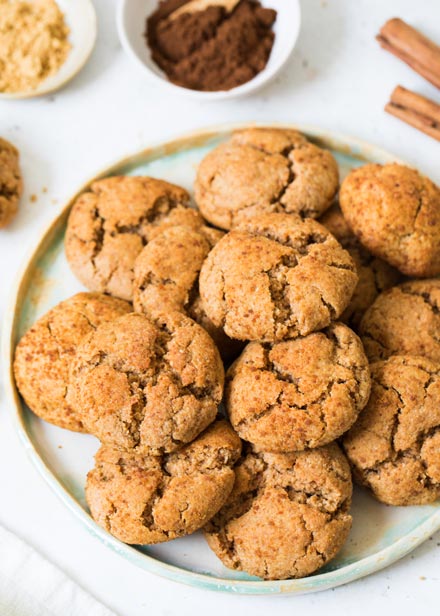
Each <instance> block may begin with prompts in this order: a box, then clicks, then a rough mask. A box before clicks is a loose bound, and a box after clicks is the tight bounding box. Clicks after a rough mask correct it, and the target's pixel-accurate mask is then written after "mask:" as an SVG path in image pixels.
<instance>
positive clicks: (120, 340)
mask: <svg viewBox="0 0 440 616" xmlns="http://www.w3.org/2000/svg"><path fill="white" fill-rule="evenodd" d="M194 188H195V199H196V203H197V207H198V209H192V208H191V207H190V196H189V194H188V193H187V192H186V191H185V190H184V189H183V188H180V187H178V186H175V185H172V184H169V183H167V182H165V181H162V180H156V179H152V178H147V177H130V176H124V177H110V178H106V179H103V180H99V181H97V182H95V183H93V184H92V185H91V187H90V188H89V189H88V190H87V191H86V192H84V193H83V194H82V195H81V196H80V197H79V198H78V199H77V201H76V202H75V204H74V205H73V207H72V210H71V214H70V218H69V222H68V227H67V232H66V239H65V243H66V254H67V258H68V261H69V263H70V265H71V267H72V270H73V271H74V273H75V274H76V276H77V277H78V278H79V280H80V281H81V282H82V283H83V284H84V285H85V286H86V287H87V288H88V289H89V292H88V293H86V292H84V293H79V294H77V295H76V296H74V297H72V298H70V299H67V300H65V301H64V302H61V304H59V305H58V306H56V307H55V308H53V309H52V310H51V311H50V312H49V313H48V314H46V315H45V316H44V317H42V318H41V319H40V320H39V321H38V322H37V323H36V324H35V325H34V326H33V327H32V328H31V329H30V330H29V331H28V332H27V333H26V334H25V335H24V337H23V338H22V340H21V341H20V343H19V344H18V346H17V350H16V357H15V364H14V369H15V375H16V382H17V386H18V388H19V390H20V392H21V394H22V396H23V398H24V400H25V401H26V403H27V404H28V406H29V407H30V408H31V409H32V410H33V411H34V412H35V413H36V414H37V415H39V416H40V417H42V418H43V419H45V420H47V421H50V422H51V423H54V424H56V425H58V426H61V427H64V428H68V429H71V430H76V431H80V432H86V433H90V434H93V435H94V436H96V437H98V438H99V440H100V441H101V448H100V449H99V451H98V453H97V455H96V463H95V468H94V469H93V470H92V471H90V473H89V475H88V478H87V486H86V496H87V501H88V504H89V507H90V511H91V514H92V516H93V518H94V519H95V520H96V521H97V522H98V523H99V524H101V525H102V526H103V527H104V528H106V529H107V530H108V531H109V532H111V533H112V534H113V535H115V536H116V537H118V538H119V539H120V540H122V541H124V542H127V543H132V544H146V543H147V544H148V543H157V542H161V541H169V540H171V539H174V538H176V537H181V536H183V535H187V534H189V533H192V532H194V531H196V530H197V529H200V528H203V529H204V532H205V537H206V539H207V542H208V544H209V546H210V547H211V548H212V549H213V550H214V552H215V553H216V554H217V556H218V557H219V558H220V559H221V560H222V561H223V563H224V564H225V565H226V566H228V567H231V568H233V569H238V570H243V571H246V572H248V573H250V574H251V575H255V576H259V577H261V578H264V579H285V578H291V577H302V576H306V575H309V574H311V573H312V572H314V571H316V570H317V569H319V568H320V567H322V566H323V565H324V564H326V563H327V562H328V561H329V560H330V559H332V558H333V557H334V556H335V555H336V554H337V553H338V551H339V550H340V549H341V547H342V545H343V544H344V542H345V540H346V538H347V536H348V533H349V530H350V527H351V521H352V518H351V514H350V505H351V496H352V471H353V477H354V479H355V480H356V481H358V482H359V483H361V484H363V485H365V486H367V487H368V488H369V489H370V490H371V492H372V493H373V495H374V496H375V497H376V498H377V499H379V500H381V501H383V502H386V503H389V504H396V505H402V504H420V503H426V502H432V501H434V500H435V499H436V498H438V497H439V496H440V363H438V362H440V316H439V314H440V281H437V280H435V279H430V280H426V279H425V278H427V277H433V276H437V275H439V274H440V245H439V239H440V192H439V189H438V188H437V187H436V186H435V185H434V184H432V182H430V181H429V180H428V179H426V178H423V177H422V176H420V175H419V174H418V173H417V172H416V171H414V170H411V169H408V168H406V167H403V166H401V165H386V166H383V167H381V166H380V165H366V166H364V167H362V168H360V169H357V170H355V171H353V172H351V173H350V174H349V176H348V177H347V178H346V179H345V180H344V182H343V183H342V186H341V190H340V194H339V205H338V204H337V203H336V201H335V199H336V197H337V194H338V189H339V177H338V167H337V164H336V161H335V160H334V158H333V156H332V155H331V154H330V152H328V151H327V150H324V149H321V148H320V147H318V146H317V145H315V144H313V143H310V142H309V141H308V140H307V139H306V138H305V137H304V136H303V135H301V134H300V133H298V132H296V131H293V130H281V129H249V130H244V131H239V132H237V133H235V134H234V135H232V137H231V138H230V139H229V141H227V142H225V143H224V144H222V145H220V146H219V147H217V148H215V149H214V150H212V151H211V152H210V153H209V154H208V155H207V156H206V157H205V158H204V160H203V161H202V162H201V164H200V166H199V169H198V172H197V178H196V182H195V187H194ZM318 218H320V222H318V221H317V220H316V219H318ZM404 276H406V277H408V276H410V277H419V278H424V279H423V280H410V281H408V279H405V281H404ZM399 283H400V284H399ZM396 285H397V286H396ZM358 334H359V335H360V336H361V338H360V337H359V336H358ZM370 363H371V366H370ZM225 370H226V379H225ZM370 372H371V377H370ZM370 393H371V395H370ZM222 402H223V406H219V405H220V404H221V403H222ZM222 413H223V415H224V416H223V417H221V414H222ZM337 441H339V443H340V444H342V447H343V449H344V450H345V454H346V455H345V454H344V453H343V450H342V449H341V447H340V445H338V444H337ZM346 456H347V457H348V460H347V457H346ZM350 467H351V468H350Z"/></svg>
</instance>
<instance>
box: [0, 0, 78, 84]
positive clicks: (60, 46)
mask: <svg viewBox="0 0 440 616" xmlns="http://www.w3.org/2000/svg"><path fill="white" fill-rule="evenodd" d="M68 34H69V28H68V27H67V26H66V24H65V21H64V16H63V14H62V12H61V11H60V9H59V7H58V5H57V3H56V2H55V1H54V0H34V1H30V2H22V1H21V0H0V92H25V91H29V90H34V89H35V88H37V87H38V85H39V84H40V83H41V81H43V80H44V79H46V77H48V76H49V75H52V74H54V73H56V72H57V71H58V70H59V68H60V66H61V65H62V64H63V62H64V61H65V60H66V57H67V55H68V53H69V50H70V43H69V42H68V40H67V37H68Z"/></svg>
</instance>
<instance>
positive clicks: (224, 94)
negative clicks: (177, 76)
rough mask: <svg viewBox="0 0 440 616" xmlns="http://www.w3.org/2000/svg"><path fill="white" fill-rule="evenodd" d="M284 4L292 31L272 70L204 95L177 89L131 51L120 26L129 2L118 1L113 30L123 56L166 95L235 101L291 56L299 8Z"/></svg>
mask: <svg viewBox="0 0 440 616" xmlns="http://www.w3.org/2000/svg"><path fill="white" fill-rule="evenodd" d="M287 1H288V2H289V3H291V5H292V9H293V10H294V11H295V13H296V28H295V29H294V30H293V31H292V36H291V40H290V45H286V48H285V50H284V52H283V53H282V54H281V56H280V59H279V60H278V63H277V64H276V65H275V66H274V67H273V68H271V69H270V70H269V69H268V68H267V65H266V66H265V68H264V69H263V70H262V71H260V73H258V74H257V75H255V76H254V77H253V78H252V79H250V80H249V81H246V82H245V83H243V84H241V85H239V86H236V87H235V88H231V89H230V90H216V91H207V92H205V91H203V90H192V89H191V88H185V87H183V86H179V85H177V84H175V83H173V82H171V81H169V79H168V78H167V77H166V76H161V75H159V74H157V73H156V72H154V71H153V70H151V69H150V68H149V67H148V66H147V65H146V64H145V62H143V61H142V60H141V59H140V58H139V56H138V55H137V53H136V52H135V50H134V48H133V46H132V43H131V40H130V37H129V36H128V34H127V31H126V29H125V27H124V15H125V9H126V6H127V5H128V4H129V3H130V0H119V3H118V5H117V9H116V27H117V31H118V35H119V40H120V42H121V45H122V48H123V49H124V51H125V52H126V53H127V55H128V56H129V57H130V58H131V59H132V60H133V61H134V62H135V64H136V65H137V66H138V67H140V68H141V70H143V71H144V73H145V74H146V75H147V76H148V77H149V78H150V79H151V80H152V82H154V83H156V84H161V86H162V87H165V88H166V89H168V91H169V92H174V93H179V94H182V95H183V96H186V97H189V98H195V99H199V100H204V101H216V100H224V99H228V98H238V97H241V96H246V95H247V94H250V93H251V92H254V91H256V90H258V89H260V88H262V87H263V86H265V85H267V84H268V83H269V82H270V81H272V79H274V77H275V76H276V75H277V74H278V73H279V71H281V69H282V68H283V67H284V65H285V64H286V62H287V61H288V59H289V58H290V56H291V54H292V53H293V50H294V48H295V46H296V43H297V41H298V37H299V33H300V30H301V5H300V2H299V0H287ZM147 15H148V13H146V15H145V17H147ZM159 70H160V69H159ZM257 80H258V81H257Z"/></svg>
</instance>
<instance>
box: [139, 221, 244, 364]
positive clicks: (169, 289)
mask: <svg viewBox="0 0 440 616" xmlns="http://www.w3.org/2000/svg"><path fill="white" fill-rule="evenodd" d="M222 236H223V233H222V232H221V231H218V230H217V229H211V228H210V227H206V226H205V227H200V228H199V229H194V228H193V229H192V228H190V227H186V226H176V227H171V228H169V229H165V230H164V231H163V232H162V233H160V234H159V235H158V236H157V237H155V238H153V239H152V240H151V241H150V242H148V244H147V245H146V246H145V248H144V249H143V250H142V252H141V253H140V254H139V256H138V257H137V259H136V261H135V266H134V281H133V304H134V308H135V310H136V311H137V312H143V313H144V314H147V315H148V314H155V313H157V312H168V311H170V310H178V311H179V312H183V313H184V314H188V315H189V316H190V317H191V318H192V319H194V320H195V321H196V322H197V323H199V324H200V325H201V326H202V327H204V328H205V329H206V331H207V332H208V333H209V335H210V336H211V337H212V338H213V340H214V342H215V343H216V344H217V347H218V349H219V351H220V355H221V356H222V358H223V359H224V360H225V361H230V360H231V359H233V358H234V357H237V355H238V354H239V353H240V351H241V349H242V346H243V345H242V343H241V342H239V341H237V340H231V338H229V337H228V336H226V334H225V333H224V331H223V329H222V328H220V327H215V325H214V324H213V323H212V321H211V320H210V319H209V318H208V317H207V316H206V314H205V312H204V310H203V307H202V305H201V301H200V295H199V289H198V279H199V273H200V269H201V267H202V264H203V261H204V260H205V258H206V256H207V255H208V253H209V251H210V250H211V248H212V247H213V245H214V244H215V243H216V242H217V241H218V240H219V239H220V238H221V237H222Z"/></svg>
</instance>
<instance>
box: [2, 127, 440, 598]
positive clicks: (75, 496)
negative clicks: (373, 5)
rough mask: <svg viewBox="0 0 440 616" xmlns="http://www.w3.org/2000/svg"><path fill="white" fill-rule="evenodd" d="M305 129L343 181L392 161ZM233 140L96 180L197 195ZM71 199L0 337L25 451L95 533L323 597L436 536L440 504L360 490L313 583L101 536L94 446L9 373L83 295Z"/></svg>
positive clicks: (35, 258)
mask: <svg viewBox="0 0 440 616" xmlns="http://www.w3.org/2000/svg"><path fill="white" fill-rule="evenodd" d="M234 128H237V127H234ZM299 128H300V130H302V131H303V132H305V133H306V134H307V135H308V136H309V137H310V138H311V139H313V140H315V141H316V142H317V143H319V144H321V145H324V146H326V147H328V148H330V149H331V150H332V151H333V153H334V154H335V156H336V158H337V160H338V163H339V165H340V169H341V175H342V176H343V175H344V174H346V173H347V171H348V170H349V169H351V168H352V167H356V166H357V165H360V164H362V163H364V162H365V161H376V162H380V163H385V162H388V161H391V160H396V157H394V156H392V155H391V154H387V153H386V152H384V151H382V150H379V149H378V148H376V147H374V146H371V145H369V144H366V143H360V142H359V141H356V140H354V139H351V138H344V137H340V136H337V135H334V134H332V133H326V132H323V131H320V130H317V129H312V128H309V127H299ZM230 132H231V127H227V128H224V127H223V128H220V129H216V130H209V131H205V132H199V133H196V134H192V135H189V136H186V137H183V138H181V139H178V140H176V141H173V142H171V143H166V144H164V145H160V146H157V147H153V148H150V149H147V150H145V151H143V152H140V153H138V154H135V155H134V156H132V157H130V158H128V159H125V160H122V161H119V162H118V163H116V164H115V165H113V166H112V167H111V168H109V169H106V170H105V171H104V172H102V173H100V174H99V175H98V176H96V177H104V176H107V175H112V174H117V173H122V174H124V173H128V174H138V175H139V174H140V175H150V176H153V177H158V178H163V179H166V180H169V181H171V182H175V183H177V184H181V185H182V186H184V187H185V188H187V189H189V190H191V187H192V183H193V179H194V175H195V170H196V167H197V164H198V162H199V161H200V160H201V158H202V157H203V156H204V155H205V154H206V153H207V152H209V150H210V149H212V148H213V147H214V146H216V145H217V144H218V143H220V142H221V141H222V140H224V139H225V138H227V137H228V135H229V134H230ZM96 177H95V178H93V179H96ZM85 187H86V186H82V187H81V189H80V191H78V192H81V191H82V190H84V188H85ZM75 196H76V195H75ZM75 196H74V197H73V198H72V200H71V201H70V202H69V203H68V204H67V205H66V207H65V208H64V210H63V211H62V212H61V214H60V215H59V216H58V217H57V218H56V219H55V220H54V222H53V223H52V224H51V225H50V227H49V228H48V229H47V230H46V231H45V232H44V234H43V235H42V237H41V239H40V241H39V243H38V245H37V247H36V248H35V249H34V251H33V253H32V254H31V256H30V258H29V260H28V262H27V263H26V265H25V267H24V269H23V271H22V273H21V274H20V275H19V278H18V285H17V288H16V289H15V290H14V292H13V296H12V298H11V303H10V308H9V311H8V312H7V314H6V322H5V325H4V330H3V331H4V341H3V359H4V362H3V365H4V367H5V369H6V371H7V378H5V383H6V384H7V387H8V390H9V396H10V410H11V412H12V414H13V416H14V419H15V425H16V428H17V430H18V432H19V434H20V437H21V442H22V443H23V445H24V447H25V448H26V450H27V453H28V455H29V457H30V459H31V460H32V462H33V463H34V464H35V465H36V466H37V468H38V469H39V471H40V472H41V474H42V475H43V477H44V479H45V480H46V481H47V482H48V483H49V484H50V486H51V487H52V489H53V490H54V491H55V492H56V494H57V495H58V496H59V497H60V498H61V500H62V501H63V502H64V503H65V505H66V506H67V507H68V508H69V509H70V511H71V512H72V513H73V514H74V515H75V516H76V517H77V519H78V521H79V522H80V523H81V524H82V525H83V526H84V527H85V528H86V529H87V530H88V531H89V532H90V533H92V534H93V535H94V536H96V537H97V538H98V539H99V540H100V541H102V542H103V543H105V544H106V545H107V546H108V547H109V548H111V549H113V550H115V551H116V552H118V553H119V554H120V555H121V556H122V557H124V558H126V559H127V560H129V561H131V562H132V563H134V564H136V565H138V566H139V567H142V568H143V569H145V570H147V571H150V572H153V573H157V574H159V575H162V576H164V577H167V578H170V579H172V580H175V581H179V582H184V583H186V584H190V585H193V586H198V587H201V588H210V589H216V590H223V591H226V592H233V593H243V594H276V593H305V592H313V591H318V590H324V589H327V588H331V587H334V586H338V585H340V584H345V583H347V582H350V581H351V580H355V579H357V578H360V577H362V576H365V575H368V574H369V573H372V572H373V571H377V570H379V569H382V568H383V567H386V566H387V565H389V564H390V563H392V562H394V561H396V560H397V559H399V558H401V557H402V556H404V555H405V554H407V553H408V552H410V551H411V550H413V549H414V548H415V547H416V546H417V545H418V544H420V543H421V542H422V541H424V540H425V539H427V538H428V537H429V536H430V535H431V534H432V533H433V532H435V531H436V530H437V529H439V528H440V504H439V503H438V504H434V505H428V506H423V507H401V508H398V507H387V506H384V505H381V504H379V503H377V502H376V501H375V500H373V498H372V497H371V496H369V495H368V494H367V492H365V491H363V490H360V489H355V493H354V499H353V529H352V532H351V534H350V537H349V540H348V542H347V544H346V545H345V547H344V549H343V550H342V551H341V553H340V554H339V556H338V557H337V558H336V559H335V560H333V561H332V562H331V563H329V564H328V565H327V566H326V567H324V568H323V569H321V570H320V571H319V572H318V573H317V574H316V575H312V576H310V577H307V578H304V579H300V580H285V581H261V580H258V579H257V578H252V577H250V576H248V575H246V574H244V573H238V572H236V571H231V570H229V569H226V568H225V567H223V566H222V564H221V562H220V561H219V560H218V559H217V558H216V557H215V556H214V554H213V553H212V552H211V551H210V550H209V549H208V547H207V545H206V544H205V542H204V539H203V536H202V535H201V533H196V534H195V535H192V536H190V537H185V538H183V539H178V540H176V541H172V542H170V543H168V544H162V545H158V546H151V547H150V546H133V547H131V546H127V545H125V544H123V543H121V542H120V541H118V540H116V539H114V538H113V537H112V536H111V535H109V534H108V533H107V532H106V531H104V530H103V529H101V528H100V527H98V526H97V525H96V524H95V523H94V522H93V520H92V519H91V518H90V516H89V514H88V511H87V506H86V503H85V499H84V483H85V478H86V474H87V471H88V470H89V469H90V468H91V467H92V466H93V455H94V453H95V451H96V450H97V448H98V441H97V440H96V439H95V438H94V437H92V436H89V435H82V434H76V433H73V432H68V431H65V430H61V429H59V428H56V427H54V426H51V425H49V424H46V423H44V422H43V421H40V420H39V419H38V418H36V417H35V416H34V415H33V414H32V413H31V412H30V411H29V410H28V409H27V408H26V406H25V405H24V404H23V403H22V401H21V400H20V398H19V397H18V395H17V392H16V390H15V386H14V383H13V378H12V375H11V369H10V366H11V357H12V355H13V351H14V347H15V344H16V342H17V340H18V339H19V338H20V336H21V335H22V334H23V333H24V332H25V331H26V330H27V328H28V327H29V326H30V325H31V324H32V323H33V322H34V321H35V320H36V319H37V318H38V317H39V316H41V315H42V314H43V313H45V312H46V311H47V310H48V309H49V308H51V307H52V306H54V304H56V303H58V302H59V301H61V300H63V299H65V298H67V297H69V296H70V295H72V294H74V293H76V292H77V291H80V290H82V287H81V285H80V284H79V282H78V281H77V280H76V279H75V278H74V276H73V274H72V273H71V272H70V269H69V267H68V265H67V262H66V259H65V256H64V250H63V238H64V231H65V227H66V219H67V216H68V213H69V209H70V206H71V203H72V202H73V200H74V199H75Z"/></svg>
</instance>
